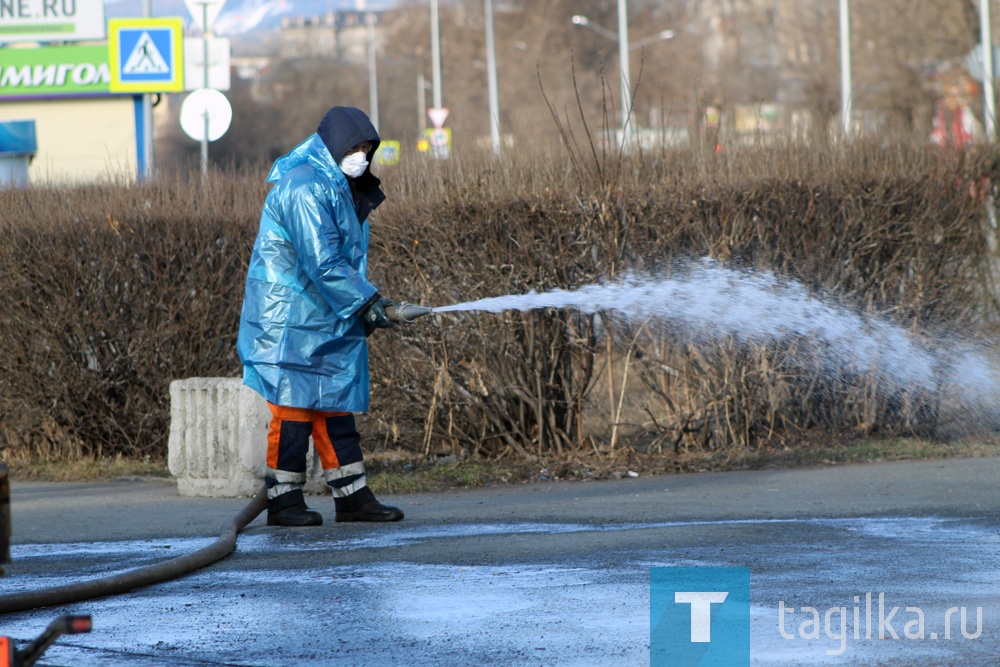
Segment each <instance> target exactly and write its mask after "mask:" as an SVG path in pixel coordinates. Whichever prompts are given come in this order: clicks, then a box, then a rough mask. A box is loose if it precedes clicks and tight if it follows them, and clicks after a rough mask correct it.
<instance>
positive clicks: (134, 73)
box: [108, 19, 184, 93]
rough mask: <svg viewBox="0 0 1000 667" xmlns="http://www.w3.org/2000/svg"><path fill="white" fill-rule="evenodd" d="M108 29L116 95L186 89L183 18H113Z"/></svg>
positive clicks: (112, 80)
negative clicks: (182, 51) (183, 57)
mask: <svg viewBox="0 0 1000 667" xmlns="http://www.w3.org/2000/svg"><path fill="white" fill-rule="evenodd" d="M108 28H109V29H108V33H109V39H108V48H109V49H110V60H111V90H112V92H135V93H141V92H150V93H153V92H171V91H180V90H183V88H184V73H183V66H182V64H183V59H182V53H181V50H182V48H183V47H182V44H183V32H182V24H181V21H180V19H112V20H111V21H109V26H108Z"/></svg>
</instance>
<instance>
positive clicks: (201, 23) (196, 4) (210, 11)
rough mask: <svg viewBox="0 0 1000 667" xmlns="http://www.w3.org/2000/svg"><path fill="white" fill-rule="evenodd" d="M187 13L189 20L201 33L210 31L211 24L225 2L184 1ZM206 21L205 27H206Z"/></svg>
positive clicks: (224, 0) (217, 0)
mask: <svg viewBox="0 0 1000 667" xmlns="http://www.w3.org/2000/svg"><path fill="white" fill-rule="evenodd" d="M184 4H185V5H187V8H188V11H189V12H191V20H192V21H194V24H195V25H196V26H198V29H199V30H201V32H202V33H207V32H211V31H212V24H213V23H215V19H216V18H217V17H218V16H219V12H221V11H222V7H223V6H224V5H225V4H226V0H184ZM206 21H207V25H206Z"/></svg>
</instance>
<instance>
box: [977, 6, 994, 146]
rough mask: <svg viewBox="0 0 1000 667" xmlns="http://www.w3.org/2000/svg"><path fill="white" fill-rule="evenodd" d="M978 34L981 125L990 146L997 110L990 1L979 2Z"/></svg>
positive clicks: (992, 139)
mask: <svg viewBox="0 0 1000 667" xmlns="http://www.w3.org/2000/svg"><path fill="white" fill-rule="evenodd" d="M979 33H980V35H981V41H982V47H983V117H984V118H983V121H984V122H983V125H984V126H985V128H986V139H987V141H989V142H990V143H991V144H992V143H993V142H994V141H996V138H997V108H996V99H995V98H994V96H993V95H994V93H993V65H994V63H993V26H992V25H991V24H990V0H979Z"/></svg>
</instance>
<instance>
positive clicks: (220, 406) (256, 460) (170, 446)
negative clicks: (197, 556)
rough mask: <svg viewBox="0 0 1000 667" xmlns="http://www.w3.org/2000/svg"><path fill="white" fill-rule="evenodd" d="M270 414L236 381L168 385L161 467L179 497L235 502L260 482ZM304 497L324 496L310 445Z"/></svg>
mask: <svg viewBox="0 0 1000 667" xmlns="http://www.w3.org/2000/svg"><path fill="white" fill-rule="evenodd" d="M270 419H271V411H270V410H268V408H267V401H265V400H264V398H263V397H262V396H260V394H258V393H257V392H255V391H254V390H252V389H250V388H249V387H246V386H244V384H243V381H242V380H241V379H240V378H187V379H185V380H174V381H173V382H171V383H170V438H169V440H168V443H167V467H168V468H169V469H170V474H172V475H173V476H174V477H176V478H177V490H178V492H179V493H180V494H181V495H182V496H207V497H216V498H240V497H247V496H252V495H254V494H255V493H257V490H258V489H259V488H260V487H261V485H262V484H263V483H264V481H263V480H264V468H265V457H266V454H267V427H268V423H269V422H270ZM308 473H309V474H308V482H307V483H306V492H308V493H329V488H328V487H327V486H326V482H325V481H324V480H323V469H322V466H321V465H320V462H319V457H318V456H317V455H316V450H315V449H314V448H313V447H312V444H311V443H310V446H309V467H308Z"/></svg>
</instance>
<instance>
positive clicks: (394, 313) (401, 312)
mask: <svg viewBox="0 0 1000 667" xmlns="http://www.w3.org/2000/svg"><path fill="white" fill-rule="evenodd" d="M433 311H434V309H433V308H428V307H427V306H418V305H416V304H414V303H407V302H406V301H402V302H400V304H399V305H398V306H387V307H386V309H385V314H386V315H387V316H388V317H389V319H390V320H392V321H393V322H403V323H404V324H412V323H413V321H414V320H415V319H417V318H418V317H423V316H424V315H430V314H431V313H432V312H433Z"/></svg>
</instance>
